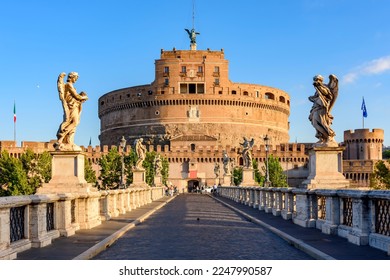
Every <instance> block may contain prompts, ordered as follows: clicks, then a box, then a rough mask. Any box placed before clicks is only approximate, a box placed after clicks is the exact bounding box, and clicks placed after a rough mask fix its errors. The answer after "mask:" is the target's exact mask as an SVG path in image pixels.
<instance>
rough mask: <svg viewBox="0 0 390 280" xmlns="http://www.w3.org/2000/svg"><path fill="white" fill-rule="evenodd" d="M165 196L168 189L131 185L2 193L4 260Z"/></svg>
mask: <svg viewBox="0 0 390 280" xmlns="http://www.w3.org/2000/svg"><path fill="white" fill-rule="evenodd" d="M163 196H164V189H163V188H160V187H155V188H128V189H121V190H107V191H97V192H90V193H76V194H71V193H64V194H39V195H30V196H11V197H0V260H1V259H15V258H16V256H17V253H19V252H22V251H24V250H27V249H30V248H39V247H44V246H47V245H49V244H51V242H52V240H54V239H55V238H58V237H59V236H65V237H67V236H71V235H73V234H74V233H75V231H77V230H79V229H89V228H93V227H95V226H97V225H99V224H101V222H102V221H104V220H109V219H111V218H113V217H116V216H118V215H120V214H123V213H126V212H128V211H131V210H133V209H136V208H138V207H140V206H143V205H145V204H148V203H150V202H152V201H154V200H157V199H159V198H161V197H163Z"/></svg>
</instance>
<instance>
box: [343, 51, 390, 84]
mask: <svg viewBox="0 0 390 280" xmlns="http://www.w3.org/2000/svg"><path fill="white" fill-rule="evenodd" d="M389 70H390V56H384V57H380V58H378V59H373V60H371V61H369V62H367V63H364V64H362V65H360V66H358V67H356V68H355V70H353V71H351V72H349V73H347V74H346V75H344V77H343V82H344V83H345V84H350V83H353V82H355V81H356V80H357V79H358V78H359V77H360V76H367V75H378V74H382V73H383V72H386V71H389Z"/></svg>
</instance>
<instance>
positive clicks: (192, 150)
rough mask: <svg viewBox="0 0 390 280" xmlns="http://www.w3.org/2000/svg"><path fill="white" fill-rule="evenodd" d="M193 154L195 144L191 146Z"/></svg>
mask: <svg viewBox="0 0 390 280" xmlns="http://www.w3.org/2000/svg"><path fill="white" fill-rule="evenodd" d="M191 152H195V144H191Z"/></svg>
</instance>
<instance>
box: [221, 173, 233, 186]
mask: <svg viewBox="0 0 390 280" xmlns="http://www.w3.org/2000/svg"><path fill="white" fill-rule="evenodd" d="M223 185H224V186H232V185H233V184H232V175H231V174H224V175H223Z"/></svg>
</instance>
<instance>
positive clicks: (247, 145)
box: [240, 137, 255, 169]
mask: <svg viewBox="0 0 390 280" xmlns="http://www.w3.org/2000/svg"><path fill="white" fill-rule="evenodd" d="M254 143H255V140H254V139H253V138H252V139H251V140H250V141H248V139H247V138H246V137H244V142H243V143H240V145H241V146H242V152H241V154H242V159H243V160H244V168H247V169H248V168H252V152H251V150H250V149H252V147H253V144H254Z"/></svg>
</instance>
